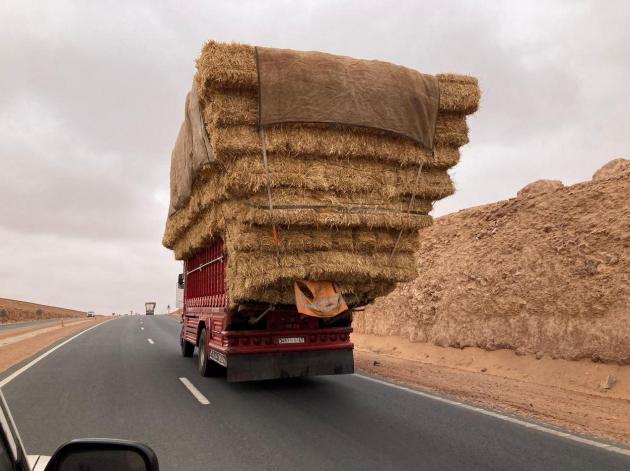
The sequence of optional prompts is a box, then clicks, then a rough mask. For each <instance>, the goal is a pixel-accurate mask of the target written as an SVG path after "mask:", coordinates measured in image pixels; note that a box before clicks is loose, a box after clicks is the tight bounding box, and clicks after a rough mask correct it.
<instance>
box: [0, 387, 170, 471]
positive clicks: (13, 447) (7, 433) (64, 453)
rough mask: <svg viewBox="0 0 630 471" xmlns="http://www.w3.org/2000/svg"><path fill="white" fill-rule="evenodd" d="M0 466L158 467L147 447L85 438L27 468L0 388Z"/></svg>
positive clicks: (50, 469)
mask: <svg viewBox="0 0 630 471" xmlns="http://www.w3.org/2000/svg"><path fill="white" fill-rule="evenodd" d="M0 469H1V470H2V471H5V470H6V471H39V470H43V471H76V470H78V469H91V470H117V471H158V469H159V464H158V459H157V456H156V455H155V453H154V452H153V450H152V449H151V448H149V447H148V446H146V445H144V444H142V443H136V442H130V441H127V440H112V439H107V438H89V439H81V440H72V441H71V442H68V443H66V444H65V445H62V446H61V447H59V448H57V451H55V453H54V454H53V455H52V456H51V457H50V460H48V462H43V460H42V458H39V459H37V462H36V464H35V468H34V469H31V466H30V464H29V459H28V457H27V455H26V453H25V451H24V446H23V444H22V441H21V440H20V435H19V434H18V431H17V428H16V427H15V423H13V420H12V418H11V413H10V412H9V406H7V403H6V402H5V400H4V396H3V395H2V391H0Z"/></svg>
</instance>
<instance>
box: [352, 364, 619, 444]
mask: <svg viewBox="0 0 630 471" xmlns="http://www.w3.org/2000/svg"><path fill="white" fill-rule="evenodd" d="M354 376H358V377H359V378H361V379H365V380H367V381H372V382H374V383H379V384H382V385H385V386H389V387H391V388H395V389H400V390H401V391H406V392H408V393H411V394H416V395H418V396H422V397H426V398H428V399H433V400H435V401H439V402H443V403H445V404H449V405H451V406H456V407H461V408H462V409H467V410H470V411H473V412H478V413H479V414H483V415H488V416H490V417H494V418H495V419H499V420H504V421H506V422H511V423H513V424H517V425H521V426H523V427H526V428H530V429H534V430H538V431H539V432H544V433H548V434H550V435H555V436H557V437H562V438H566V439H567V440H573V441H574V442H578V443H583V444H585V445H590V446H594V447H596V448H602V449H604V450H607V451H610V452H613V453H619V454H621V455H626V456H630V450H629V449H626V448H620V447H618V446H614V445H609V444H608V443H603V442H598V441H595V440H590V439H588V438H583V437H579V436H577V435H572V434H570V433H566V432H562V431H560V430H555V429H552V428H550V427H545V426H543V425H538V424H534V423H531V422H527V421H525V420H520V419H516V418H514V417H508V416H507V415H503V414H499V413H497V412H493V411H490V410H486V409H482V408H480V407H475V406H471V405H469V404H465V403H463V402H458V401H453V400H451V399H446V398H444V397H440V396H434V395H433V394H429V393H426V392H423V391H417V390H415V389H411V388H408V387H405V386H401V385H399V384H395V383H390V382H388V381H383V380H381V379H376V378H372V377H370V376H364V375H361V374H357V373H355V375H354Z"/></svg>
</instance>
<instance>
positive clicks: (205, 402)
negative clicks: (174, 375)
mask: <svg viewBox="0 0 630 471" xmlns="http://www.w3.org/2000/svg"><path fill="white" fill-rule="evenodd" d="M179 380H180V381H181V382H182V383H184V386H186V387H187V388H188V390H189V391H190V392H191V394H192V395H193V396H195V399H197V400H198V401H199V402H201V403H202V404H203V405H204V406H207V405H208V404H210V401H209V400H208V398H207V397H206V396H204V395H203V394H201V391H199V389H197V388H196V387H195V386H194V385H193V384H192V383H191V382H190V381H189V380H188V378H179Z"/></svg>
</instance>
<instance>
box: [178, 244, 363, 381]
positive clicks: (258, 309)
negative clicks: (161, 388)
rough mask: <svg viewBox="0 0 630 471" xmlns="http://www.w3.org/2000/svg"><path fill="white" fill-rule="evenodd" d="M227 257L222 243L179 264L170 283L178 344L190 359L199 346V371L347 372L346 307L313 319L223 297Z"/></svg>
mask: <svg viewBox="0 0 630 471" xmlns="http://www.w3.org/2000/svg"><path fill="white" fill-rule="evenodd" d="M226 258H227V255H225V253H224V251H223V242H222V241H221V240H218V241H217V242H216V243H215V244H214V245H212V246H211V247H207V248H205V249H203V250H202V251H200V252H198V253H197V254H195V255H194V256H192V257H191V258H189V259H188V260H186V261H185V262H184V273H182V274H180V275H179V279H178V285H179V288H180V289H183V290H184V308H183V314H182V329H181V333H180V345H181V352H182V355H183V356H185V357H192V356H193V353H194V351H195V347H199V356H198V364H197V367H198V369H199V373H200V374H201V375H202V376H212V375H215V374H221V372H222V371H226V370H227V380H228V381H230V382H237V381H255V380H263V379H274V378H288V377H300V376H316V375H333V374H350V373H354V359H353V352H352V350H353V347H354V345H353V343H352V342H351V341H350V333H351V332H352V326H351V325H352V310H350V309H348V310H346V311H344V312H342V313H340V314H338V315H337V316H335V317H331V318H328V319H320V318H317V317H313V316H306V315H303V314H300V313H299V312H298V311H297V308H296V306H295V305H279V306H270V305H268V304H266V305H265V304H261V303H247V304H240V305H239V306H238V307H234V308H230V307H229V306H228V302H227V298H228V297H227V276H226V272H225V267H226V266H227V260H226Z"/></svg>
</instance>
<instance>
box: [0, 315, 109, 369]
mask: <svg viewBox="0 0 630 471" xmlns="http://www.w3.org/2000/svg"><path fill="white" fill-rule="evenodd" d="M107 320H108V319H107V318H105V317H100V318H99V317H97V318H94V320H89V321H86V322H78V323H76V322H73V323H71V324H70V325H65V324H64V327H60V328H59V329H56V330H53V331H47V332H45V333H42V334H40V335H36V336H34V337H30V338H28V339H24V340H21V341H19V342H16V343H12V344H9V345H6V346H4V347H0V373H2V372H4V371H6V370H7V369H9V368H11V367H12V366H15V365H17V364H18V363H20V362H22V361H24V360H26V359H27V358H29V357H31V356H33V355H35V354H36V353H39V352H41V351H42V350H44V349H46V348H47V347H49V346H50V345H52V344H54V343H55V342H57V341H59V340H62V339H64V338H66V337H69V336H71V335H74V334H76V333H78V332H80V331H82V330H85V329H88V328H90V327H92V326H94V325H97V324H100V323H102V322H106V321H107ZM47 327H50V326H42V327H41V328H42V329H43V328H47ZM36 330H37V329H30V328H29V329H28V331H29V332H34V331H36ZM23 333H24V331H22V332H18V333H15V335H20V334H23Z"/></svg>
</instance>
